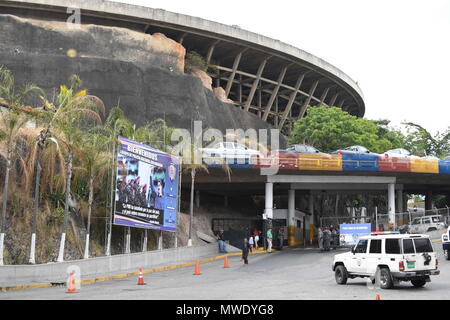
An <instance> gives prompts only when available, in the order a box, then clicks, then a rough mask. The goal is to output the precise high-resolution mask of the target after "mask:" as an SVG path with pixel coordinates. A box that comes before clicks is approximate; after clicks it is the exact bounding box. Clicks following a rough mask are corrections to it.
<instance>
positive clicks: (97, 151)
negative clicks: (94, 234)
mask: <svg viewBox="0 0 450 320" xmlns="http://www.w3.org/2000/svg"><path fill="white" fill-rule="evenodd" d="M107 146H108V138H107V137H106V136H104V135H103V134H100V133H96V132H92V131H89V132H87V133H86V134H85V135H83V136H82V137H81V142H80V154H81V160H82V168H81V169H82V171H83V172H84V173H85V176H86V177H87V179H88V185H89V199H88V222H87V228H86V230H87V233H86V244H85V249H84V258H85V259H88V258H89V239H90V229H91V214H92V204H93V202H94V186H95V183H96V181H99V180H100V179H101V177H102V176H103V175H104V174H105V172H106V171H107V170H108V168H109V165H110V164H111V162H110V154H109V153H108V152H107V151H106V150H107Z"/></svg>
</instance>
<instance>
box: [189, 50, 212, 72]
mask: <svg viewBox="0 0 450 320" xmlns="http://www.w3.org/2000/svg"><path fill="white" fill-rule="evenodd" d="M207 69H208V63H207V62H206V60H205V58H203V56H201V55H200V54H198V53H197V52H195V51H189V52H188V53H187V54H186V61H185V66H184V72H185V73H190V72H192V71H195V70H201V71H205V72H206V70H207Z"/></svg>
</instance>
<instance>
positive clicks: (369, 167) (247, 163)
mask: <svg viewBox="0 0 450 320" xmlns="http://www.w3.org/2000/svg"><path fill="white" fill-rule="evenodd" d="M203 160H204V163H205V164H206V165H207V166H208V167H216V168H217V167H219V168H220V167H222V166H223V163H226V164H227V165H228V166H229V167H230V168H232V169H263V168H278V169H279V170H319V171H320V170H323V171H344V172H345V171H349V172H352V171H372V172H413V173H434V174H450V160H436V159H419V158H397V157H385V156H379V155H369V154H367V155H366V154H361V155H359V154H356V155H353V154H306V153H299V154H295V153H294V154H282V155H280V156H251V157H250V156H248V157H245V156H240V157H232V156H228V157H225V158H222V157H205V158H203Z"/></svg>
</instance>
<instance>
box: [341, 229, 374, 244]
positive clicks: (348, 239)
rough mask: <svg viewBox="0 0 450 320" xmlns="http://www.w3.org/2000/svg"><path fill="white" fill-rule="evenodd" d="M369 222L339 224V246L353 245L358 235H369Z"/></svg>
mask: <svg viewBox="0 0 450 320" xmlns="http://www.w3.org/2000/svg"><path fill="white" fill-rule="evenodd" d="M370 232H371V225H370V223H360V224H341V225H339V235H340V236H339V244H340V245H341V246H354V245H355V244H356V243H357V242H358V240H359V238H360V237H362V236H367V235H370Z"/></svg>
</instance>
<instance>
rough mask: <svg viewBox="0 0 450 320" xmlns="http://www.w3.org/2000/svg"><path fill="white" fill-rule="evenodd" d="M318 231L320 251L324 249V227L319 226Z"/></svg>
mask: <svg viewBox="0 0 450 320" xmlns="http://www.w3.org/2000/svg"><path fill="white" fill-rule="evenodd" d="M317 232H318V233H319V239H318V240H319V249H320V251H323V231H322V228H320V227H319V228H318V229H317Z"/></svg>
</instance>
